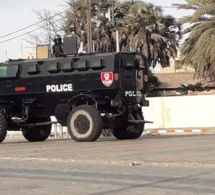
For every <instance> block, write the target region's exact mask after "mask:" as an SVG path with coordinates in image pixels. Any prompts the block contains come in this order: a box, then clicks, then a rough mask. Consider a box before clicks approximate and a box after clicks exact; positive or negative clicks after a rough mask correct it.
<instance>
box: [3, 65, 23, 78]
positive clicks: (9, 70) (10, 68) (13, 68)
mask: <svg viewBox="0 0 215 195" xmlns="http://www.w3.org/2000/svg"><path fill="white" fill-rule="evenodd" d="M18 72H19V64H17V65H6V66H0V77H1V78H14V77H17V74H18Z"/></svg>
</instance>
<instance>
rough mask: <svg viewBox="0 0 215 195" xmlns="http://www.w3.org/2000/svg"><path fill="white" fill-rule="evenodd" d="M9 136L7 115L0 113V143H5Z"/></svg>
mask: <svg viewBox="0 0 215 195" xmlns="http://www.w3.org/2000/svg"><path fill="white" fill-rule="evenodd" d="M6 135H7V120H6V118H5V115H4V114H3V113H2V112H0V143H1V142H3V141H4V139H5V137H6Z"/></svg>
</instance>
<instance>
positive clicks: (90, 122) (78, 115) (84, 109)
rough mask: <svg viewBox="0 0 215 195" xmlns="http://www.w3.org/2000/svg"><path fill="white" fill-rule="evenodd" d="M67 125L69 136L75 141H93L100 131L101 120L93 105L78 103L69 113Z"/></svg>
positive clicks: (101, 126)
mask: <svg viewBox="0 0 215 195" xmlns="http://www.w3.org/2000/svg"><path fill="white" fill-rule="evenodd" d="M67 127H68V131H69V134H70V136H71V137H72V138H73V139H74V140H75V141H77V142H88V141H95V140H97V139H98V138H99V137H100V135H101V133H102V128H103V120H102V117H101V115H100V113H99V111H98V110H97V109H96V108H95V107H93V106H90V105H80V106H77V107H76V108H74V109H73V110H72V111H71V113H70V114H69V117H68V120H67Z"/></svg>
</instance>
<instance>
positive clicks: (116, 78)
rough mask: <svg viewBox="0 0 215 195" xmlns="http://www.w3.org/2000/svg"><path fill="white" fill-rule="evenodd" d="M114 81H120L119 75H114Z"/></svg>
mask: <svg viewBox="0 0 215 195" xmlns="http://www.w3.org/2000/svg"><path fill="white" fill-rule="evenodd" d="M114 80H115V81H118V80H119V74H118V73H114Z"/></svg>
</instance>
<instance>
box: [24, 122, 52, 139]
mask: <svg viewBox="0 0 215 195" xmlns="http://www.w3.org/2000/svg"><path fill="white" fill-rule="evenodd" d="M47 121H50V118H45V119H42V120H39V121H38V120H36V122H47ZM34 122H35V121H34ZM50 134H51V125H45V126H36V127H30V128H26V129H22V135H23V137H24V138H25V139H26V140H28V141H29V142H39V141H45V140H46V139H48V137H49V136H50Z"/></svg>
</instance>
